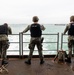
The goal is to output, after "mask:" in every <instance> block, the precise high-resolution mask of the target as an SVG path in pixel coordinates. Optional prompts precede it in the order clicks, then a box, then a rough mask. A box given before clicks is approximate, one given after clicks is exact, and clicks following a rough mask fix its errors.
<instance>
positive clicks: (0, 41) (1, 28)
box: [0, 23, 12, 65]
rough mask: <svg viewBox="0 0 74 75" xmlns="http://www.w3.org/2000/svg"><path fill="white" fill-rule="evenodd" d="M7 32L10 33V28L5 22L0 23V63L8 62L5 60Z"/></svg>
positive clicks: (7, 40)
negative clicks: (0, 61) (0, 60)
mask: <svg viewBox="0 0 74 75" xmlns="http://www.w3.org/2000/svg"><path fill="white" fill-rule="evenodd" d="M8 34H12V30H11V28H10V27H9V26H8V24H7V23H4V24H3V25H0V55H1V59H2V64H1V65H6V64H8V62H7V61H6V60H7V55H6V52H7V49H8V48H9V39H8Z"/></svg>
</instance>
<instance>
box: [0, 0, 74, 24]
mask: <svg viewBox="0 0 74 75" xmlns="http://www.w3.org/2000/svg"><path fill="white" fill-rule="evenodd" d="M35 15H36V16H38V17H39V19H40V20H39V22H40V23H44V24H48V23H49V24H51V23H52V24H53V23H68V22H69V18H70V16H71V15H74V0H0V24H1V23H4V22H7V23H10V24H13V23H31V22H32V17H33V16H35Z"/></svg>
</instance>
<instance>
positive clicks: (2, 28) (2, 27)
mask: <svg viewBox="0 0 74 75" xmlns="http://www.w3.org/2000/svg"><path fill="white" fill-rule="evenodd" d="M2 34H6V35H7V34H8V26H7V25H0V35H2Z"/></svg>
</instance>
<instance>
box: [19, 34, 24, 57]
mask: <svg viewBox="0 0 74 75" xmlns="http://www.w3.org/2000/svg"><path fill="white" fill-rule="evenodd" d="M22 37H23V35H22V34H21V33H19V55H20V56H23V48H22V45H23V43H22V42H23V38H22Z"/></svg>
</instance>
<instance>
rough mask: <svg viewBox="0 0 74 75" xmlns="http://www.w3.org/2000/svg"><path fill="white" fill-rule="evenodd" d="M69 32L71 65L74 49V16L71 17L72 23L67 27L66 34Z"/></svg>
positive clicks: (69, 58)
mask: <svg viewBox="0 0 74 75" xmlns="http://www.w3.org/2000/svg"><path fill="white" fill-rule="evenodd" d="M67 31H68V49H69V53H68V60H67V61H68V62H69V63H71V57H72V49H73V48H74V16H71V17H70V23H69V24H68V25H67V26H66V28H65V30H64V34H65V33H66V32H67ZM73 50H74V49H73Z"/></svg>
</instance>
